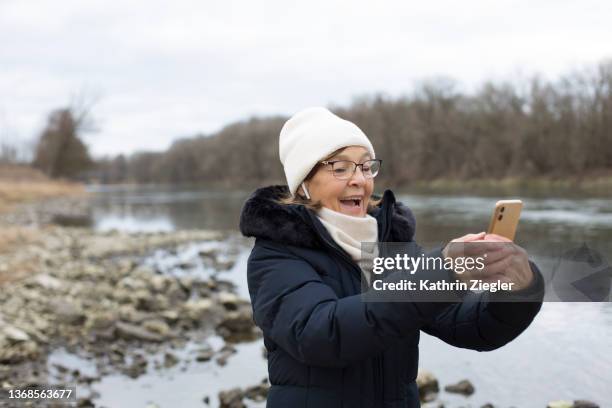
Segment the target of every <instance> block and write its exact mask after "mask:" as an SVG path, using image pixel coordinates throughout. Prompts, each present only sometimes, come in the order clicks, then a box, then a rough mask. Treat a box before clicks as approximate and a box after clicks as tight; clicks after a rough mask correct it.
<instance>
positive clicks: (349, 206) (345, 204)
mask: <svg viewBox="0 0 612 408" xmlns="http://www.w3.org/2000/svg"><path fill="white" fill-rule="evenodd" d="M339 201H340V207H341V208H342V210H343V211H346V212H348V213H353V214H359V213H360V212H361V204H362V203H363V199H362V198H361V197H347V198H341V199H340V200H339Z"/></svg>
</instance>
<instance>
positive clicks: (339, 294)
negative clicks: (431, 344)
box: [240, 186, 543, 408]
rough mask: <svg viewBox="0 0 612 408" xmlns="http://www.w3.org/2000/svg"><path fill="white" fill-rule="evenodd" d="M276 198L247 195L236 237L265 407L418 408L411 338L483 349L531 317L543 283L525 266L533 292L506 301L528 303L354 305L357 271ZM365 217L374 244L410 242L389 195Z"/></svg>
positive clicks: (298, 211) (483, 297)
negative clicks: (256, 330) (264, 379)
mask: <svg viewBox="0 0 612 408" xmlns="http://www.w3.org/2000/svg"><path fill="white" fill-rule="evenodd" d="M286 192H287V187H286V186H269V187H264V188H260V189H258V190H256V191H255V192H254V193H253V194H252V195H251V196H250V197H249V198H248V200H247V201H246V202H245V204H244V207H243V209H242V214H241V217H240V230H241V232H242V234H243V235H245V236H249V237H255V238H256V240H255V246H254V248H253V250H252V252H251V255H250V257H249V259H248V266H247V278H248V286H249V293H250V297H251V302H252V307H253V319H254V321H255V323H256V324H257V326H259V327H260V328H261V329H262V331H263V335H264V344H265V347H266V349H267V352H268V374H269V381H270V384H271V388H270V391H269V394H268V401H267V407H271V408H281V407H283V408H294V407H301V408H302V407H303V408H339V407H351V408H353V407H364V408H370V407H381V408H382V407H384V408H392V407H393V408H400V407H402V408H407V407H410V408H412V407H419V406H420V403H419V393H418V389H417V385H416V382H415V379H416V376H417V368H418V361H419V349H418V345H419V334H420V330H423V331H424V332H426V333H429V334H431V335H433V336H436V337H438V338H440V339H441V340H443V341H445V342H446V343H448V344H450V345H453V346H456V347H462V348H468V349H473V350H478V351H489V350H494V349H496V348H499V347H501V346H503V345H504V344H506V343H508V342H509V341H511V340H513V339H514V338H516V337H517V336H518V335H519V334H520V333H521V332H522V331H524V330H525V329H526V328H527V326H529V324H530V323H531V321H532V320H533V318H534V317H535V315H536V314H537V313H538V311H539V310H540V307H541V302H542V297H543V278H542V276H541V274H540V272H539V271H538V270H537V267H535V265H534V264H533V263H532V264H531V266H532V270H533V271H534V276H535V279H534V281H533V284H532V285H531V286H530V287H529V288H526V289H524V290H522V291H520V293H518V292H517V294H516V296H524V298H525V299H529V300H531V301H530V302H529V303H513V302H510V303H508V302H504V303H501V302H491V301H490V296H491V294H490V293H489V292H482V293H472V292H468V294H467V295H466V296H465V297H464V299H463V302H455V303H451V304H449V303H438V302H428V303H423V302H363V301H362V299H361V295H360V293H361V271H360V269H359V267H358V266H357V264H356V263H355V262H353V261H352V260H351V259H350V257H349V256H348V254H347V253H346V252H345V251H344V250H342V248H340V247H339V246H338V245H337V244H336V243H335V242H334V240H333V239H332V238H331V236H330V235H329V233H328V232H327V230H326V229H325V227H324V226H323V225H322V224H321V222H320V221H319V220H318V218H317V217H316V216H315V214H314V213H313V212H312V211H311V210H308V209H307V208H305V207H304V206H301V205H283V204H278V203H277V202H276V199H277V198H278V197H279V196H280V195H281V194H284V193H286ZM370 215H372V216H373V217H375V218H376V219H377V221H378V241H379V242H411V241H413V239H414V233H415V219H414V216H413V215H412V212H411V211H410V210H409V209H408V208H407V207H405V206H403V205H402V204H401V203H397V202H395V197H394V195H393V193H392V192H391V191H390V190H386V191H385V192H384V194H383V199H382V202H381V204H380V206H379V207H377V208H376V209H375V210H373V211H371V212H370ZM429 256H441V253H440V250H437V253H435V254H429ZM447 278H448V279H449V280H450V276H447ZM497 293H499V292H497ZM506 295H507V294H506ZM513 296H514V295H513Z"/></svg>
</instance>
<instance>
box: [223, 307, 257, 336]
mask: <svg viewBox="0 0 612 408" xmlns="http://www.w3.org/2000/svg"><path fill="white" fill-rule="evenodd" d="M217 332H218V333H219V334H220V335H221V336H222V337H223V338H224V339H225V340H226V341H236V342H238V341H246V340H253V339H255V338H257V337H258V336H259V332H258V331H256V330H255V324H254V322H253V315H252V312H251V308H250V307H241V308H240V309H239V310H232V311H229V312H227V313H225V315H224V316H223V320H222V321H221V323H220V324H219V325H218V326H217Z"/></svg>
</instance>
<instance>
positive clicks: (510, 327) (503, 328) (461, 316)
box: [422, 261, 544, 351]
mask: <svg viewBox="0 0 612 408" xmlns="http://www.w3.org/2000/svg"><path fill="white" fill-rule="evenodd" d="M529 264H530V265H531V270H532V271H533V275H534V276H533V277H534V279H533V281H532V283H531V285H530V286H529V287H527V288H525V289H522V290H520V291H516V292H510V293H503V292H495V293H490V292H482V293H473V292H470V293H468V294H467V295H466V296H465V297H464V300H463V302H462V303H457V304H453V305H450V306H447V307H446V309H444V310H443V311H442V312H441V313H440V314H439V315H438V316H437V317H436V318H435V319H434V320H433V322H431V323H428V324H426V325H424V326H423V328H422V330H423V331H424V332H426V333H428V334H430V335H432V336H435V337H438V338H439V339H441V340H442V341H444V342H446V343H448V344H450V345H453V346H457V347H461V348H467V349H472V350H477V351H491V350H495V349H497V348H499V347H502V346H503V345H505V344H507V343H508V342H510V341H512V340H514V339H515V338H516V337H518V336H519V335H520V334H521V333H522V332H523V331H524V330H525V329H526V328H527V327H528V326H529V325H530V324H531V322H532V321H533V319H534V318H535V316H536V315H537V314H538V312H539V311H540V308H541V306H542V300H543V297H544V278H543V277H542V274H541V272H540V270H539V269H538V267H537V266H536V265H535V264H534V263H533V262H531V261H530V262H529ZM503 297H510V298H512V299H502V298H503ZM508 300H512V301H508Z"/></svg>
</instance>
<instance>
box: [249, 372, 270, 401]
mask: <svg viewBox="0 0 612 408" xmlns="http://www.w3.org/2000/svg"><path fill="white" fill-rule="evenodd" d="M269 389H270V385H269V384H268V379H267V378H264V379H263V380H262V381H261V383H260V384H257V385H253V386H251V387H248V388H247V389H246V390H244V396H245V397H246V398H248V399H250V400H253V401H257V402H260V401H265V400H266V399H267V398H268V390H269Z"/></svg>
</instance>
